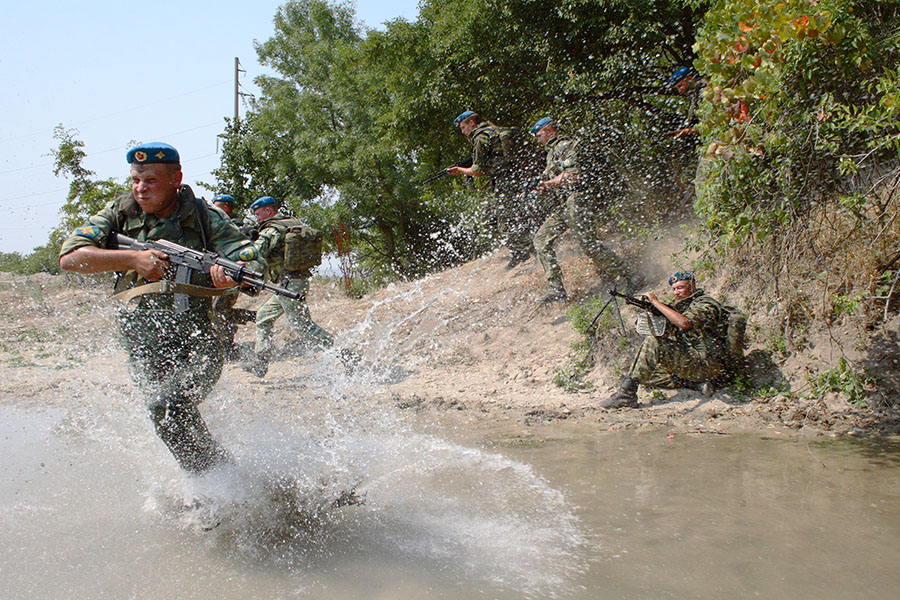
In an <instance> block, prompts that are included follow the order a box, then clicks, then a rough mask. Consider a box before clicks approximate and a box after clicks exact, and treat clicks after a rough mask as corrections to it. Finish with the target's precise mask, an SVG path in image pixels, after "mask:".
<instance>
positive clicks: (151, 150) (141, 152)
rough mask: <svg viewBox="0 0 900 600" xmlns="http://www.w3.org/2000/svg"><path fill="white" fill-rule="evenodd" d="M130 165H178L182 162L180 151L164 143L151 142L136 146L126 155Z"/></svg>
mask: <svg viewBox="0 0 900 600" xmlns="http://www.w3.org/2000/svg"><path fill="white" fill-rule="evenodd" d="M125 160H127V161H128V164H129V165H133V164H139V165H146V164H151V163H167V164H178V163H180V162H181V159H180V157H179V156H178V150H176V149H175V148H173V147H172V146H170V145H169V144H165V143H163V142H150V143H147V144H141V145H140V146H135V147H134V148H132V149H131V150H129V151H128V154H126V155H125Z"/></svg>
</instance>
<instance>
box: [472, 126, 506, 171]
mask: <svg viewBox="0 0 900 600" xmlns="http://www.w3.org/2000/svg"><path fill="white" fill-rule="evenodd" d="M469 140H470V141H471V142H472V171H474V172H475V173H481V174H482V175H487V176H489V177H495V176H497V175H500V174H501V173H502V172H503V170H504V169H506V167H507V160H506V157H505V156H504V155H503V149H502V147H501V143H500V128H499V127H497V126H496V125H492V124H491V123H488V122H481V123H479V124H478V126H477V127H475V129H473V130H472V133H470V134H469Z"/></svg>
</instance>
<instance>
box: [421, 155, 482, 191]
mask: <svg viewBox="0 0 900 600" xmlns="http://www.w3.org/2000/svg"><path fill="white" fill-rule="evenodd" d="M474 162H475V161H474V159H473V158H472V157H471V156H467V157H465V158H462V159H460V160H459V162H455V163H453V164H452V165H450V166H449V167H445V168H443V169H441V170H440V171H438V172H437V173H435V174H434V175H432V176H431V177H429V178H428V179H426V180H425V181H422V182H421V183H419V185H425V184H427V183H431V182H432V181H434V180H436V179H440V178H441V177H443V176H444V175H447V174H448V173H447V171H449V170H450V169H451V168H453V167H464V168H466V169H468V168H469V167H471V166H472V164H473V163H474Z"/></svg>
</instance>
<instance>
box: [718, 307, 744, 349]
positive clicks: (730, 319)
mask: <svg viewBox="0 0 900 600" xmlns="http://www.w3.org/2000/svg"><path fill="white" fill-rule="evenodd" d="M722 317H723V321H724V326H725V327H724V329H725V349H726V350H727V351H728V355H729V356H730V357H732V358H736V359H741V358H743V357H744V350H745V349H746V347H747V338H746V333H747V315H745V314H744V313H742V312H741V311H739V310H738V309H737V308H735V307H734V306H729V305H727V304H723V305H722Z"/></svg>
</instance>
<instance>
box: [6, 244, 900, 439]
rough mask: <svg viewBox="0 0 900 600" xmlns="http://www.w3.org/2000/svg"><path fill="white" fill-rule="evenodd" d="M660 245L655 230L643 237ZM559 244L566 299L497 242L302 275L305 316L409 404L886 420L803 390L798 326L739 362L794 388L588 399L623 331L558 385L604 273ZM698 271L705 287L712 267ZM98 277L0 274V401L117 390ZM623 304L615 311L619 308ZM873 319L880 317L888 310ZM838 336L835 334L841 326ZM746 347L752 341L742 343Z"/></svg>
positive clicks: (491, 410)
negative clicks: (783, 350)
mask: <svg viewBox="0 0 900 600" xmlns="http://www.w3.org/2000/svg"><path fill="white" fill-rule="evenodd" d="M670 243H671V242H670ZM665 249H666V247H665V242H661V246H660V247H659V248H658V249H657V250H665ZM655 254H656V255H658V256H665V257H668V256H670V255H671V253H670V252H669V253H666V252H656V253H655ZM560 257H561V258H562V260H563V268H564V270H565V273H566V285H567V287H568V289H569V291H570V295H571V301H570V303H569V304H561V303H557V304H552V305H548V306H540V307H539V306H538V305H537V304H536V299H537V298H538V297H539V296H540V295H541V294H542V293H543V292H544V289H545V284H544V280H543V272H542V269H541V267H540V265H539V264H537V262H536V261H535V260H533V259H532V260H530V261H528V262H527V263H526V264H523V265H520V266H519V267H517V268H515V269H513V270H512V271H506V270H505V269H504V266H505V264H506V261H507V255H506V253H505V251H503V250H501V251H498V252H495V253H493V254H491V255H489V256H486V257H484V258H481V259H479V260H475V261H472V262H470V263H467V264H464V265H461V266H459V267H457V268H454V269H450V270H447V271H445V272H442V273H439V274H436V275H433V276H430V277H427V278H425V279H422V280H419V281H414V282H408V283H402V284H393V285H390V286H388V287H387V288H384V289H380V290H377V291H375V292H373V293H371V294H369V295H368V296H366V297H365V298H363V299H361V300H352V299H350V298H347V297H346V296H345V295H344V294H343V293H342V288H341V284H340V282H335V281H327V280H326V281H318V280H317V281H315V282H314V284H313V286H312V289H311V292H310V298H309V301H310V308H311V311H312V315H313V318H314V320H316V321H317V322H318V323H319V324H321V325H322V326H324V327H325V328H326V329H328V330H330V331H332V332H334V333H336V334H337V335H338V343H339V344H340V345H342V346H346V347H349V348H353V349H354V350H357V351H358V352H359V353H360V354H361V355H362V356H363V368H362V370H366V369H368V368H370V367H372V366H373V365H375V368H374V372H375V376H373V377H369V378H368V379H365V378H363V379H360V378H356V379H355V382H356V383H357V384H359V383H360V382H364V385H366V386H367V388H368V389H367V393H371V394H375V395H377V396H378V397H380V399H381V401H383V402H384V403H389V404H392V405H394V406H397V407H399V408H401V409H405V410H409V411H415V412H422V411H434V412H437V413H440V412H446V411H454V412H456V411H461V412H460V413H459V414H466V415H468V416H469V417H470V418H475V419H495V420H501V419H503V420H506V419H512V420H515V421H519V422H522V423H525V424H527V423H533V422H541V421H547V420H557V419H559V420H572V421H578V422H583V423H593V424H595V425H596V426H597V427H598V428H602V429H621V428H638V427H663V428H666V429H667V430H671V431H680V432H698V433H711V434H727V433H731V432H737V431H758V432H777V433H778V434H779V435H792V434H795V433H799V434H801V435H869V434H896V433H898V432H900V414H898V412H897V411H896V410H889V409H884V410H872V409H860V408H856V407H853V406H851V405H850V404H848V403H847V402H845V401H844V400H843V399H842V398H841V397H839V396H838V395H831V396H827V397H825V398H824V399H818V400H810V399H805V398H804V397H803V394H802V392H803V387H804V385H806V384H805V382H806V372H808V371H809V370H810V369H811V368H812V366H811V365H814V364H815V363H816V361H817V360H819V359H820V358H821V357H822V356H823V353H825V352H829V351H832V352H833V348H834V344H835V332H833V331H832V332H829V334H828V340H826V341H827V343H826V341H823V342H821V343H820V346H821V348H819V350H821V351H820V352H818V353H817V352H816V348H817V346H816V341H813V342H812V343H811V346H810V349H809V351H808V352H807V353H806V355H804V356H789V357H783V359H781V360H780V361H779V362H780V364H775V363H768V364H767V366H766V367H765V368H762V367H760V368H758V369H757V371H758V372H757V373H756V374H755V376H758V377H763V378H769V379H771V380H780V381H782V382H783V383H782V385H783V386H784V387H785V388H786V389H787V390H793V391H794V392H795V393H772V394H771V395H769V396H768V397H766V398H757V399H753V400H749V401H748V400H747V399H746V398H743V397H741V396H740V395H738V394H736V393H732V392H730V391H728V390H719V391H717V393H716V394H715V395H714V396H713V397H712V398H706V397H703V396H701V395H699V394H698V393H695V392H692V391H688V390H681V391H677V392H676V391H665V392H661V391H656V392H653V391H652V390H648V389H646V388H644V387H642V388H641V390H640V393H639V395H640V397H641V406H640V408H636V409H620V410H604V409H598V408H596V404H597V402H598V401H599V400H601V399H603V398H605V397H606V396H608V395H609V394H610V393H612V391H613V390H614V387H615V386H616V384H617V382H618V380H619V376H620V373H621V368H622V365H623V364H624V363H625V362H627V360H628V359H630V353H631V351H632V350H631V348H633V347H634V346H635V345H636V343H637V341H638V340H637V337H636V335H635V334H633V333H632V334H629V335H630V336H631V339H630V342H629V344H630V345H629V346H628V347H626V348H624V349H623V348H622V347H621V344H620V345H619V346H617V345H616V344H615V343H614V340H613V342H610V340H605V341H603V340H601V343H600V344H599V348H600V350H599V355H598V362H597V366H596V367H595V368H594V369H593V370H592V371H591V372H590V373H588V375H587V377H586V379H587V380H588V381H590V383H591V384H592V387H590V388H589V389H587V390H582V391H578V392H575V393H570V392H567V391H565V390H564V389H563V388H561V387H559V386H558V385H556V384H554V383H553V378H554V375H555V374H556V373H557V371H558V370H560V369H563V368H565V367H566V366H567V365H569V364H570V363H571V361H572V359H573V357H574V356H575V351H574V350H573V349H572V344H573V343H574V342H576V341H578V339H579V335H578V334H577V333H576V332H575V331H574V330H573V329H572V327H571V324H570V323H569V320H568V318H567V315H566V310H567V308H568V306H569V305H571V304H575V303H579V302H582V301H584V300H586V299H587V298H589V297H590V296H591V295H593V294H597V293H603V290H604V289H605V287H606V286H607V285H608V284H607V283H606V282H602V281H598V280H597V279H596V277H595V276H594V275H592V269H591V266H590V264H589V262H588V261H587V259H586V258H584V256H583V255H581V254H580V253H579V252H578V251H577V249H576V248H575V247H574V245H573V244H572V243H571V241H569V242H568V243H566V244H564V246H563V248H562V249H561V251H560ZM642 269H643V271H644V274H645V276H646V278H647V281H648V284H647V286H646V289H648V290H649V289H655V290H657V291H658V292H664V291H665V290H664V288H665V285H664V272H665V270H664V269H665V267H664V266H663V265H646V264H645V265H642ZM707 284H708V285H706V287H707V288H708V290H710V291H712V292H714V293H715V292H716V291H717V290H718V288H719V287H721V286H722V284H723V282H716V281H711V282H707ZM110 287H111V284H110V282H109V281H102V282H98V281H96V280H90V279H82V278H79V277H73V276H50V275H45V274H39V275H35V276H31V277H19V276H14V275H10V274H8V273H3V274H0V303H2V305H3V307H4V310H3V311H2V314H0V398H2V402H3V403H6V404H17V405H24V406H53V405H58V404H60V403H62V402H68V401H71V400H72V399H73V398H75V399H78V398H79V394H80V393H81V392H80V390H81V389H83V388H84V387H85V386H84V384H85V383H86V382H88V381H90V382H91V388H92V389H96V387H97V385H98V379H99V380H101V381H102V382H103V383H102V386H108V387H109V388H110V389H115V390H120V391H121V390H127V389H130V387H131V382H130V379H129V377H128V374H127V369H126V367H125V356H124V353H123V352H122V350H121V349H120V348H119V347H118V345H117V344H116V343H115V341H114V338H115V319H114V307H113V306H112V304H111V302H110V301H108V300H106V297H107V296H108V290H109V288H110ZM263 300H264V298H255V299H254V298H248V297H242V299H241V301H240V302H239V306H243V307H255V306H257V305H259V304H260V303H261V302H262V301H263ZM730 300H731V301H732V302H734V300H735V299H734V298H731V299H730ZM623 315H624V316H625V319H626V322H627V321H628V320H629V315H630V313H629V311H628V309H623ZM282 321H283V320H282ZM888 325H889V326H890V327H893V328H894V330H895V331H896V329H897V325H898V323H896V322H892V323H889V324H888ZM279 327H280V329H279V335H280V338H281V339H282V340H284V339H286V338H289V337H290V332H288V331H287V330H286V329H285V328H284V323H283V322H282V323H279ZM752 329H753V327H752V320H751V330H752ZM253 335H254V331H253V328H252V325H244V326H242V327H241V328H240V330H239V332H238V336H237V339H238V341H240V342H244V343H245V344H248V343H249V342H250V341H251V340H252V339H253ZM846 337H847V340H845V341H846V342H847V345H848V346H851V345H852V343H851V341H850V337H851V334H849V333H847V335H846ZM889 339H893V338H889ZM829 345H830V349H829ZM894 345H896V344H894ZM617 348H618V349H617ZM888 350H889V352H888V353H887V354H886V355H885V357H886V358H885V361H887V363H886V364H887V365H888V368H891V369H893V370H894V371H896V366H895V365H893V364H892V363H890V360H896V353H895V350H896V349H895V348H888ZM755 354H756V355H760V356H761V355H762V354H763V353H762V352H760V351H759V349H757V352H756V353H755ZM315 360H317V358H316V357H315V356H286V357H285V358H284V359H283V360H280V361H277V362H275V363H273V364H272V367H271V369H270V372H269V374H268V375H267V376H266V378H265V380H264V381H262V382H260V381H259V380H257V379H256V378H255V377H253V376H252V375H249V374H247V373H245V372H243V371H242V370H241V369H239V368H238V367H237V365H235V364H233V363H231V364H229V365H228V366H226V370H225V373H224V374H223V377H222V380H223V382H225V384H226V385H227V384H228V382H231V384H241V383H252V384H253V385H255V386H259V387H258V388H254V389H259V390H261V393H264V394H266V395H267V397H269V398H277V397H278V395H279V393H280V389H281V388H282V387H284V382H285V381H286V377H287V376H288V375H291V376H295V375H296V369H297V367H298V364H300V363H302V362H303V361H315ZM292 381H296V378H295V377H294V378H293V379H292ZM220 385H223V384H222V383H220ZM287 387H289V388H292V389H294V388H295V386H293V385H292V386H287ZM285 393H288V392H287V391H286V392H285ZM291 393H294V392H293V391H292V392H291Z"/></svg>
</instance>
